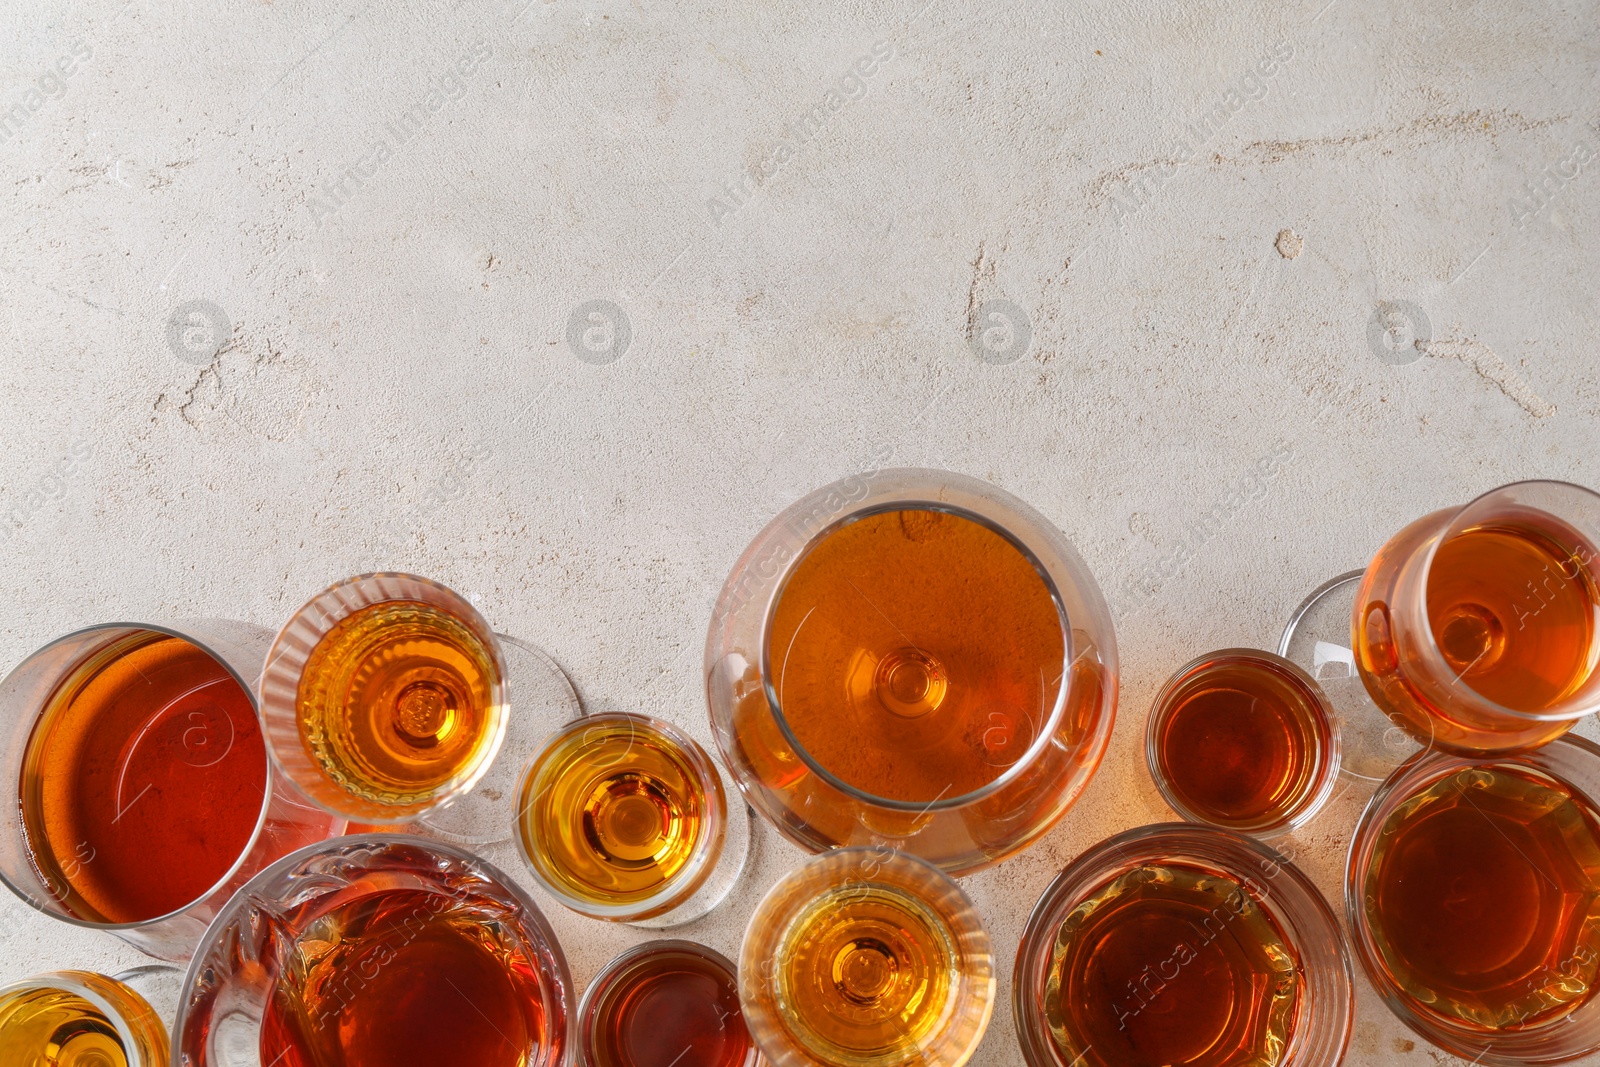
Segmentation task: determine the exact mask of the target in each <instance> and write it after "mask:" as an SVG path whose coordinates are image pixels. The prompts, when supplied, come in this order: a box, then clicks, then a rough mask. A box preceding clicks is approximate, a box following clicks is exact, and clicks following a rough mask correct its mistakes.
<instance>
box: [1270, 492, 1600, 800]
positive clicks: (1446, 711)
mask: <svg viewBox="0 0 1600 1067" xmlns="http://www.w3.org/2000/svg"><path fill="white" fill-rule="evenodd" d="M1597 545H1600V495H1596V494H1595V493H1594V492H1592V491H1590V490H1588V489H1585V488H1583V487H1582V486H1577V485H1572V484H1569V483H1566V482H1554V481H1528V482H1516V483H1513V484H1511V485H1505V486H1501V487H1500V488H1498V489H1495V490H1492V491H1490V492H1488V493H1485V494H1484V495H1482V496H1480V497H1478V498H1477V499H1476V500H1473V501H1472V502H1470V503H1468V504H1467V505H1465V506H1463V507H1458V508H1446V509H1444V510H1441V511H1435V512H1433V513H1432V514H1429V515H1425V516H1423V517H1422V518H1420V519H1417V520H1416V521H1415V522H1413V523H1411V524H1410V525H1408V526H1406V527H1405V528H1404V529H1402V530H1401V531H1400V532H1399V533H1397V534H1395V535H1394V536H1393V537H1391V538H1390V539H1389V540H1388V541H1387V542H1386V543H1385V544H1384V545H1383V547H1382V548H1380V549H1379V550H1378V553H1377V554H1376V555H1375V556H1374V557H1373V558H1372V561H1371V562H1370V563H1369V564H1368V565H1367V568H1366V570H1365V571H1364V572H1362V573H1361V574H1360V575H1354V574H1351V575H1345V576H1343V577H1341V578H1339V579H1335V580H1334V581H1333V582H1330V583H1328V584H1327V585H1325V586H1323V587H1322V588H1321V589H1319V590H1317V592H1316V593H1314V594H1313V595H1312V597H1311V598H1310V599H1309V600H1307V602H1306V603H1305V604H1302V605H1301V607H1300V608H1299V610H1298V611H1297V612H1296V613H1295V616H1294V619H1293V620H1291V622H1290V625H1289V628H1288V630H1286V631H1285V633H1284V637H1283V642H1282V647H1281V648H1280V651H1282V652H1284V654H1285V655H1287V656H1289V658H1291V659H1293V660H1295V662H1297V663H1299V664H1301V665H1302V666H1304V667H1306V668H1307V669H1308V670H1309V671H1310V672H1311V673H1312V674H1313V676H1315V677H1317V678H1318V679H1319V680H1322V681H1324V683H1325V684H1327V681H1328V678H1329V677H1330V676H1332V677H1339V676H1341V675H1358V676H1359V678H1360V681H1361V683H1362V689H1363V690H1364V692H1363V691H1360V690H1357V691H1352V692H1349V693H1347V694H1338V693H1336V694H1335V706H1336V707H1337V708H1338V710H1339V712H1340V714H1341V716H1342V717H1344V718H1345V719H1346V720H1347V725H1346V726H1345V728H1344V730H1343V734H1344V738H1345V742H1346V749H1347V752H1349V751H1350V750H1351V749H1352V748H1353V749H1354V756H1355V760H1354V765H1355V766H1356V767H1357V768H1360V767H1362V766H1363V765H1367V766H1369V767H1370V768H1371V769H1369V770H1367V771H1365V772H1364V773H1365V776H1366V777H1370V778H1373V779H1380V778H1382V777H1383V776H1384V775H1385V774H1386V773H1387V772H1388V771H1389V770H1391V769H1393V767H1394V766H1396V765H1397V764H1398V763H1399V762H1400V761H1401V760H1402V759H1404V758H1406V757H1407V756H1409V755H1410V754H1411V753H1413V752H1415V751H1416V750H1417V749H1418V748H1424V749H1437V750H1442V751H1446V752H1453V753H1455V754H1457V755H1466V756H1471V755H1481V754H1488V753H1501V752H1505V753H1511V752H1523V751H1528V750H1530V749H1533V748H1537V747H1538V746H1540V745H1543V744H1548V743H1549V742H1550V741H1552V740H1554V739H1555V738H1557V737H1559V736H1561V735H1562V734H1563V733H1565V732H1566V731H1567V730H1569V729H1570V728H1571V727H1572V724H1573V723H1574V722H1576V721H1577V720H1578V719H1580V718H1582V717H1584V716H1586V715H1590V714H1593V713H1594V712H1595V711H1596V710H1597V709H1600V672H1597V670H1596V667H1597V666H1600V559H1597V555H1596V554H1597V551H1600V549H1597V547H1596V546H1597ZM1353 724H1358V725H1353Z"/></svg>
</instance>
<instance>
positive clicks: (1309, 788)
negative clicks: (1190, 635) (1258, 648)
mask: <svg viewBox="0 0 1600 1067" xmlns="http://www.w3.org/2000/svg"><path fill="white" fill-rule="evenodd" d="M1169 706H1170V709H1171V710H1170V711H1168V712H1167V715H1166V719H1165V721H1164V722H1163V723H1162V725H1161V731H1160V734H1159V735H1158V737H1157V739H1156V746H1157V757H1156V758H1157V763H1158V773H1159V774H1160V775H1161V776H1162V777H1163V778H1164V779H1165V780H1166V783H1167V785H1168V787H1169V788H1170V789H1171V790H1172V791H1173V792H1174V793H1176V794H1177V795H1178V797H1179V798H1180V799H1182V801H1183V802H1184V804H1185V805H1187V806H1188V808H1189V809H1190V810H1191V811H1193V812H1194V813H1195V814H1196V815H1198V816H1200V817H1202V818H1204V819H1206V820H1207V821H1209V822H1213V823H1216V824H1218V825H1221V826H1230V827H1234V828H1236V829H1246V830H1248V829H1253V828H1256V827H1260V826H1268V825H1272V824H1277V823H1280V822H1282V821H1283V820H1285V819H1287V818H1289V817H1291V816H1292V815H1293V814H1294V813H1295V812H1296V810H1297V809H1298V810H1303V808H1304V805H1305V804H1306V802H1307V801H1309V800H1310V799H1311V798H1312V797H1313V796H1314V795H1315V794H1316V793H1317V791H1318V790H1319V789H1320V788H1321V786H1322V784H1323V782H1324V781H1325V780H1326V778H1327V776H1328V775H1329V774H1330V773H1332V767H1331V765H1330V755H1329V751H1330V748H1331V744H1332V728H1331V726H1330V725H1329V723H1328V719H1327V716H1326V715H1325V714H1324V712H1323V710H1322V706H1321V705H1320V703H1319V702H1318V700H1317V698H1316V696H1315V694H1313V693H1312V692H1310V691H1308V690H1307V689H1306V687H1305V686H1304V685H1303V684H1302V683H1301V682H1300V681H1299V680H1297V679H1295V678H1294V677H1293V676H1292V675H1289V674H1287V673H1286V672H1284V671H1282V670H1280V669H1277V668H1275V667H1273V666H1272V665H1270V664H1268V663H1266V662H1263V661H1260V660H1254V659H1246V658H1244V657H1239V656H1230V657H1218V658H1217V659H1216V660H1215V661H1213V662H1212V663H1211V664H1207V665H1206V666H1204V667H1201V668H1198V669H1197V671H1196V673H1195V674H1194V675H1193V676H1192V677H1191V679H1190V680H1189V681H1187V682H1185V683H1181V684H1180V685H1179V687H1178V689H1177V691H1176V692H1174V693H1173V694H1172V697H1171V698H1170V702H1169Z"/></svg>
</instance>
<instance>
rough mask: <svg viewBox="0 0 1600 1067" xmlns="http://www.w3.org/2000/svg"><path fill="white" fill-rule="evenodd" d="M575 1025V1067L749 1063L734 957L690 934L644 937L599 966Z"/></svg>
mask: <svg viewBox="0 0 1600 1067" xmlns="http://www.w3.org/2000/svg"><path fill="white" fill-rule="evenodd" d="M576 1019H577V1021H576V1024H575V1025H574V1028H573V1029H574V1044H575V1046H576V1048H577V1050H578V1063H579V1065H580V1067H754V1065H755V1064H756V1063H757V1062H759V1055H758V1053H757V1052H756V1047H755V1044H754V1042H752V1041H751V1040H750V1032H749V1030H748V1029H747V1028H746V1027H745V1025H744V1013H743V1010H742V1009H741V1008H740V1006H739V981H738V977H737V975H736V974H735V972H734V967H733V964H732V963H730V962H729V961H728V960H727V959H725V958H724V957H723V956H722V955H721V954H720V953H717V952H714V951H712V950H711V949H709V948H707V947H705V946H704V945H698V944H695V943H694V942H692V941H678V940H664V941H647V942H645V943H644V944H642V945H636V946H635V947H633V948H631V949H629V950H628V951H626V952H624V953H623V954H622V955H620V956H618V957H617V958H616V959H614V960H612V961H611V962H610V963H608V964H606V966H605V967H604V968H602V969H601V971H600V973H599V974H597V975H595V977H594V981H592V982H590V983H589V988H588V990H587V991H585V993H584V995H583V1003H582V1004H581V1005H579V1007H578V1014H577V1017H576Z"/></svg>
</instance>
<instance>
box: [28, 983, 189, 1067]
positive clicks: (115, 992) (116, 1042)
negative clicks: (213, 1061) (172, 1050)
mask: <svg viewBox="0 0 1600 1067" xmlns="http://www.w3.org/2000/svg"><path fill="white" fill-rule="evenodd" d="M78 977H80V978H84V977H85V976H83V975H78ZM87 977H88V978H93V979H95V980H96V981H95V983H94V984H95V985H96V986H97V987H99V988H100V991H101V992H102V993H103V994H105V995H106V996H108V997H109V998H110V999H112V1000H113V1001H114V1002H116V1003H117V1004H118V1007H119V1010H120V1011H121V1012H122V1014H123V1015H124V1017H125V1018H126V1019H127V1021H128V1023H129V1028H130V1029H131V1030H133V1031H134V1035H135V1039H136V1040H138V1041H141V1042H143V1043H144V1047H143V1048H142V1049H135V1050H134V1055H133V1056H130V1055H129V1050H127V1049H125V1048H123V1045H122V1040H121V1038H119V1037H118V1036H117V1031H116V1027H115V1026H114V1025H113V1024H112V1023H111V1020H110V1019H108V1018H107V1017H106V1014H105V1013H104V1012H103V1011H101V1010H100V1009H99V1008H97V1007H95V1006H94V1005H93V1004H91V1003H90V1002H89V1001H87V1000H85V999H84V998H83V997H81V996H79V995H78V994H76V993H72V992H68V991H67V990H65V989H29V990H24V991H22V992H18V993H12V994H10V995H8V996H6V997H3V998H0V1067H127V1065H128V1063H129V1062H133V1063H139V1062H141V1061H140V1059H139V1058H138V1057H139V1055H140V1054H141V1053H142V1054H143V1055H145V1056H148V1057H151V1062H152V1063H162V1064H164V1063H165V1062H166V1059H167V1043H166V1033H165V1031H164V1030H162V1028H161V1023H160V1020H158V1019H157V1018H156V1014H155V1012H154V1011H152V1010H151V1009H150V1007H149V1005H147V1004H146V1003H145V1002H144V1000H143V999H142V998H140V997H139V996H138V995H137V994H135V993H134V992H133V991H132V990H129V989H128V988H127V987H125V986H123V985H121V984H120V983H117V982H113V981H111V980H110V979H106V978H100V977H99V976H98V975H90V976H87Z"/></svg>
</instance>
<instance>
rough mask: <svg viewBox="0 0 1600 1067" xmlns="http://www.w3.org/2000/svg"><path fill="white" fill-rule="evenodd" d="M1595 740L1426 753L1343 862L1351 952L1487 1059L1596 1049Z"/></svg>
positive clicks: (1599, 814) (1380, 803)
mask: <svg viewBox="0 0 1600 1067" xmlns="http://www.w3.org/2000/svg"><path fill="white" fill-rule="evenodd" d="M1597 797H1600V747H1596V746H1595V745H1594V744H1593V743H1592V742H1590V741H1587V740H1585V739H1582V738H1579V737H1576V736H1571V735H1569V736H1567V737H1563V738H1561V739H1559V740H1557V741H1555V742H1552V743H1551V744H1549V745H1546V746H1544V747H1542V748H1540V749H1538V750H1537V751H1534V752H1529V753H1523V754H1519V755H1506V756H1489V757H1481V758H1477V759H1471V758H1466V757H1460V756H1453V755H1450V754H1448V753H1444V752H1432V753H1421V754H1419V755H1417V756H1416V757H1414V758H1413V759H1411V760H1410V761H1408V762H1407V763H1405V764H1404V765H1402V766H1401V767H1400V768H1399V769H1398V770H1396V771H1395V772H1394V774H1393V775H1391V776H1390V778H1389V779H1388V780H1387V781H1385V782H1384V783H1383V785H1382V786H1381V787H1380V788H1379V789H1378V791H1377V793H1376V794H1374V796H1373V798H1372V800H1371V802H1370V803H1369V804H1368V805H1367V809H1366V811H1365V812H1364V813H1363V815H1362V818H1361V822H1360V824H1359V825H1358V826H1357V828H1356V833H1355V839H1354V841H1353V843H1352V845H1351V849H1350V854H1349V858H1348V861H1347V865H1346V869H1345V909H1346V912H1347V915H1348V918H1349V922H1350V928H1351V932H1352V942H1353V943H1354V945H1355V947H1356V950H1357V955H1358V956H1359V957H1360V959H1361V963H1362V965H1363V967H1364V968H1365V969H1366V972H1367V976H1368V977H1369V978H1371V979H1372V984H1373V986H1374V987H1375V988H1376V989H1377V990H1378V992H1379V994H1380V995H1381V996H1382V997H1383V998H1384V1000H1385V1001H1386V1002H1387V1003H1388V1004H1389V1007H1390V1008H1391V1009H1393V1011H1394V1012H1395V1014H1397V1015H1398V1016H1399V1017H1400V1018H1401V1020H1403V1021H1404V1022H1405V1023H1406V1024H1407V1025H1409V1026H1410V1027H1411V1028H1412V1029H1413V1030H1415V1031H1416V1032H1417V1033H1419V1034H1421V1035H1422V1036H1423V1037H1424V1038H1426V1039H1427V1040H1428V1041H1431V1042H1432V1043H1434V1044H1435V1045H1437V1046H1439V1047H1440V1048H1442V1049H1445V1050H1446V1051H1448V1052H1452V1053H1454V1054H1455V1055H1458V1056H1462V1057H1464V1058H1468V1059H1471V1060H1473V1061H1474V1062H1478V1063H1485V1064H1535V1063H1538V1064H1546V1063H1562V1062H1566V1061H1568V1060H1572V1059H1576V1058H1578V1057H1580V1056H1585V1055H1589V1054H1591V1053H1594V1052H1596V1051H1600V1002H1597V1001H1596V998H1595V996H1594V994H1595V990H1596V988H1597V984H1600V807H1597V803H1596V798H1597Z"/></svg>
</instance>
